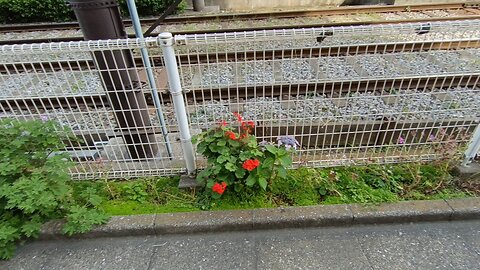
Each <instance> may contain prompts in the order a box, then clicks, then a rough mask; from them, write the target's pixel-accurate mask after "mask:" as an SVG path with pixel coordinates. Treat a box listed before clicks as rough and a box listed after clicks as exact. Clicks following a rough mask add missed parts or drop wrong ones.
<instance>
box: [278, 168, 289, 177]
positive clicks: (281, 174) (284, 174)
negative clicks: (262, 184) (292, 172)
mask: <svg viewBox="0 0 480 270" xmlns="http://www.w3.org/2000/svg"><path fill="white" fill-rule="evenodd" d="M277 175H278V177H280V178H282V179H285V178H287V170H286V169H285V168H284V167H277Z"/></svg>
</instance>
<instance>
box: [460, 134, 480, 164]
mask: <svg viewBox="0 0 480 270" xmlns="http://www.w3.org/2000/svg"><path fill="white" fill-rule="evenodd" d="M479 151H480V125H478V126H477V128H476V129H475V132H474V133H473V136H472V140H471V141H470V144H469V145H468V148H467V151H465V159H464V160H463V162H462V166H468V164H470V163H472V161H473V160H474V159H475V157H476V156H477V154H478V152H479Z"/></svg>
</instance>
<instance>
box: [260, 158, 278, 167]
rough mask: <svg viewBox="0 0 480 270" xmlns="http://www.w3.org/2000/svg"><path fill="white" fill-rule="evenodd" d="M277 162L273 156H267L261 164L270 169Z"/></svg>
mask: <svg viewBox="0 0 480 270" xmlns="http://www.w3.org/2000/svg"><path fill="white" fill-rule="evenodd" d="M274 162H275V160H274V159H273V158H271V157H269V158H266V159H265V160H264V161H263V163H262V164H261V166H262V168H265V169H268V170H270V168H271V167H272V166H273V163H274Z"/></svg>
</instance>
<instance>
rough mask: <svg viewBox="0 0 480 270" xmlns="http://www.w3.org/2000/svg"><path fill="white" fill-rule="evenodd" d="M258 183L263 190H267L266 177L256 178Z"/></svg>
mask: <svg viewBox="0 0 480 270" xmlns="http://www.w3.org/2000/svg"><path fill="white" fill-rule="evenodd" d="M258 184H259V185H260V186H261V187H262V189H263V190H267V179H265V178H263V177H260V178H259V179H258Z"/></svg>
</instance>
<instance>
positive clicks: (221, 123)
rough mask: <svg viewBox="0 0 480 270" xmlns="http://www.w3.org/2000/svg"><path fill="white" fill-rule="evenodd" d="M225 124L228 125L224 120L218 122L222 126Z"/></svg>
mask: <svg viewBox="0 0 480 270" xmlns="http://www.w3.org/2000/svg"><path fill="white" fill-rule="evenodd" d="M227 125H228V123H227V121H225V120H222V122H220V126H222V127H226V126H227Z"/></svg>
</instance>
